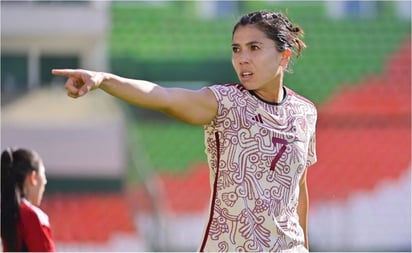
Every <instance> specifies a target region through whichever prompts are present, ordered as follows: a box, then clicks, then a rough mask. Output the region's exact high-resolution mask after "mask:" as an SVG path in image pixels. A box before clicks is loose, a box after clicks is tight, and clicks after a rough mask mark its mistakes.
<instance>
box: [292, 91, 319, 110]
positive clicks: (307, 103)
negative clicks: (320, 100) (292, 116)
mask: <svg viewBox="0 0 412 253" xmlns="http://www.w3.org/2000/svg"><path fill="white" fill-rule="evenodd" d="M285 88H286V91H287V94H288V96H289V97H290V99H291V100H295V101H296V102H299V103H303V104H305V106H307V107H309V108H311V109H313V110H315V111H316V106H315V104H314V103H313V102H312V101H311V100H309V99H308V98H306V97H304V96H302V95H300V94H298V93H297V92H296V91H294V90H291V89H290V88H287V87H285Z"/></svg>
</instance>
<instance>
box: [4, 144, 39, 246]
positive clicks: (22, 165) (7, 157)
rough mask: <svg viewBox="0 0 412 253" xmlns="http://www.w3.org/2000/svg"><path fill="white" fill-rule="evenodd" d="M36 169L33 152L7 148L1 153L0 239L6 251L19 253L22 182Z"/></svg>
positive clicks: (36, 163) (37, 157)
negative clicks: (18, 233)
mask: <svg viewBox="0 0 412 253" xmlns="http://www.w3.org/2000/svg"><path fill="white" fill-rule="evenodd" d="M38 168H39V156H38V155H37V153H35V152H34V151H31V150H27V149H17V150H15V151H13V150H11V149H9V148H8V149H6V150H4V151H3V152H2V153H1V238H2V240H3V242H4V243H5V245H6V246H7V249H8V251H20V250H19V249H18V244H19V242H18V241H17V240H18V238H17V222H18V220H19V219H20V216H19V204H20V199H21V197H22V196H23V185H24V180H25V178H26V176H27V175H28V174H29V173H30V172H31V171H33V170H34V171H38Z"/></svg>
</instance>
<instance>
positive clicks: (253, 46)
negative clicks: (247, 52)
mask: <svg viewBox="0 0 412 253" xmlns="http://www.w3.org/2000/svg"><path fill="white" fill-rule="evenodd" d="M250 49H251V50H252V51H255V50H258V49H259V47H258V46H257V45H251V46H250Z"/></svg>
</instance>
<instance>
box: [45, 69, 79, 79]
mask: <svg viewBox="0 0 412 253" xmlns="http://www.w3.org/2000/svg"><path fill="white" fill-rule="evenodd" d="M75 72H76V70H74V69H52V71H51V73H52V74H53V75H56V76H64V77H70V76H71V75H73V74H75Z"/></svg>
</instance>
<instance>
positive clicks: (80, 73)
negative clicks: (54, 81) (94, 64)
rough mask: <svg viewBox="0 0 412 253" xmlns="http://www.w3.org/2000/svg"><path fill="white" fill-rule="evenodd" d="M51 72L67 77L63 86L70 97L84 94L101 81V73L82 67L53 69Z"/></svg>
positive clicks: (96, 86) (97, 85)
mask: <svg viewBox="0 0 412 253" xmlns="http://www.w3.org/2000/svg"><path fill="white" fill-rule="evenodd" d="M52 74H53V75H56V76H62V77H67V81H66V83H65V85H64V88H65V89H66V90H67V95H68V96H69V97H72V98H78V97H81V96H84V95H85V94H86V93H87V92H89V91H91V90H94V89H96V88H98V87H99V86H100V84H101V83H102V82H103V74H102V73H100V72H94V71H89V70H83V69H53V70H52Z"/></svg>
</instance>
